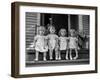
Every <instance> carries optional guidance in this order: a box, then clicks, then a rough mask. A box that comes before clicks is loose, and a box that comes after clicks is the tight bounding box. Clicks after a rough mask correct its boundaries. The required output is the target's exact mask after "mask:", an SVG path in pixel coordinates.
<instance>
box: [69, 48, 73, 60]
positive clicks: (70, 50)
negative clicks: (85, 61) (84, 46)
mask: <svg viewBox="0 0 100 80" xmlns="http://www.w3.org/2000/svg"><path fill="white" fill-rule="evenodd" d="M72 59H73V58H72V49H70V60H72Z"/></svg>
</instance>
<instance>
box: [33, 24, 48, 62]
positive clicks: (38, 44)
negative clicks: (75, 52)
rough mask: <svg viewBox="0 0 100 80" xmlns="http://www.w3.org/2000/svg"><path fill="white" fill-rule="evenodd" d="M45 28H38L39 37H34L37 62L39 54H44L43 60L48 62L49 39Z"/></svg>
mask: <svg viewBox="0 0 100 80" xmlns="http://www.w3.org/2000/svg"><path fill="white" fill-rule="evenodd" d="M44 33H45V28H44V27H43V26H40V27H38V28H37V35H36V36H35V37H34V44H35V51H36V55H35V60H36V61H38V56H39V52H42V53H43V60H46V52H47V51H48V46H47V39H46V36H44Z"/></svg>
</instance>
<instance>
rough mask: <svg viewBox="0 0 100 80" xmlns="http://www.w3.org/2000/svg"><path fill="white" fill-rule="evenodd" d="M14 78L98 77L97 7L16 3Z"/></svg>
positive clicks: (14, 14)
mask: <svg viewBox="0 0 100 80" xmlns="http://www.w3.org/2000/svg"><path fill="white" fill-rule="evenodd" d="M11 58H12V60H11V61H12V76H14V77H38V76H54V75H67V74H68V75H69V74H81V73H82V74H83V73H97V7H94V6H78V5H57V4H42V3H27V2H26V3H24V2H15V3H12V56H11Z"/></svg>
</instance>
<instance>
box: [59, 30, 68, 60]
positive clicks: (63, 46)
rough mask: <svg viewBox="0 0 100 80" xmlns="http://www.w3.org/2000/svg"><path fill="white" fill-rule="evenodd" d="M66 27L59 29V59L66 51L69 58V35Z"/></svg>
mask: <svg viewBox="0 0 100 80" xmlns="http://www.w3.org/2000/svg"><path fill="white" fill-rule="evenodd" d="M66 34H67V32H66V29H64V28H62V29H60V31H59V35H60V37H59V50H60V53H59V59H61V54H62V53H66V59H68V37H66Z"/></svg>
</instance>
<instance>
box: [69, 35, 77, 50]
mask: <svg viewBox="0 0 100 80" xmlns="http://www.w3.org/2000/svg"><path fill="white" fill-rule="evenodd" d="M77 41H78V39H77V38H76V37H70V38H69V48H71V49H76V48H77V47H78V43H77Z"/></svg>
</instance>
